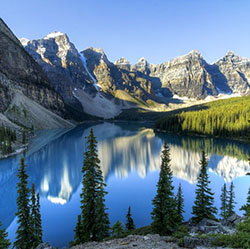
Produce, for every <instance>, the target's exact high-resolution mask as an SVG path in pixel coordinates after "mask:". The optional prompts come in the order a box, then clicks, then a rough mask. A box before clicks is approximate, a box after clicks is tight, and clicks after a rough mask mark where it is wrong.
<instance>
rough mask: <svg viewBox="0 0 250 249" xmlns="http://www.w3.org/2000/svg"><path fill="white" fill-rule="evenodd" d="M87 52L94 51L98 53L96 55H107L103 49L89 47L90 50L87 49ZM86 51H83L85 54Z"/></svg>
mask: <svg viewBox="0 0 250 249" xmlns="http://www.w3.org/2000/svg"><path fill="white" fill-rule="evenodd" d="M86 50H92V51H94V52H96V53H100V54H105V53H104V50H103V49H102V48H94V47H88V48H86V49H85V50H84V51H86ZM84 51H83V52H84Z"/></svg>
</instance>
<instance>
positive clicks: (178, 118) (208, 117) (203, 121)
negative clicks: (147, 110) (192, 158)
mask: <svg viewBox="0 0 250 249" xmlns="http://www.w3.org/2000/svg"><path fill="white" fill-rule="evenodd" d="M249 113H250V96H245V97H237V98H231V99H226V100H216V101H213V102H209V103H206V104H203V105H199V106H196V107H192V108H186V109H184V110H179V111H175V112H169V113H168V114H166V115H165V116H164V117H162V118H160V119H158V120H157V121H155V127H154V128H155V130H156V131H160V132H169V133H175V134H179V135H189V136H190V135H192V136H201V137H214V138H224V139H232V140H237V141H245V142H247V141H249V136H250V115H249Z"/></svg>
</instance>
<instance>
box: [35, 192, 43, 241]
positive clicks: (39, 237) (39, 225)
mask: <svg viewBox="0 0 250 249" xmlns="http://www.w3.org/2000/svg"><path fill="white" fill-rule="evenodd" d="M35 235H36V240H37V243H38V244H41V243H43V230H42V218H41V213H40V195H39V193H37V194H36V216H35Z"/></svg>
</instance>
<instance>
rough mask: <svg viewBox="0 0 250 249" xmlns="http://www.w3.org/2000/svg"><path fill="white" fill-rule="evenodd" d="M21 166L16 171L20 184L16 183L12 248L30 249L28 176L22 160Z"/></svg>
mask: <svg viewBox="0 0 250 249" xmlns="http://www.w3.org/2000/svg"><path fill="white" fill-rule="evenodd" d="M20 164H21V166H20V168H19V170H18V175H17V176H18V178H19V180H20V182H18V183H17V193H18V197H17V213H16V216H17V223H18V224H19V225H18V228H17V231H16V241H15V242H14V247H15V248H17V249H30V248H32V245H31V234H32V229H31V226H30V206H29V194H30V189H29V188H28V175H27V174H26V165H25V163H24V158H21V162H20Z"/></svg>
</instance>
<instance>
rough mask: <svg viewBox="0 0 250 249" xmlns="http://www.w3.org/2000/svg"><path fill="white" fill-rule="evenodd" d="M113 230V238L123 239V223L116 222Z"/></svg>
mask: <svg viewBox="0 0 250 249" xmlns="http://www.w3.org/2000/svg"><path fill="white" fill-rule="evenodd" d="M111 230H112V236H113V237H116V238H119V237H121V236H122V234H123V227H122V223H121V222H120V221H116V223H115V224H114V225H113V227H112V229H111Z"/></svg>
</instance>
